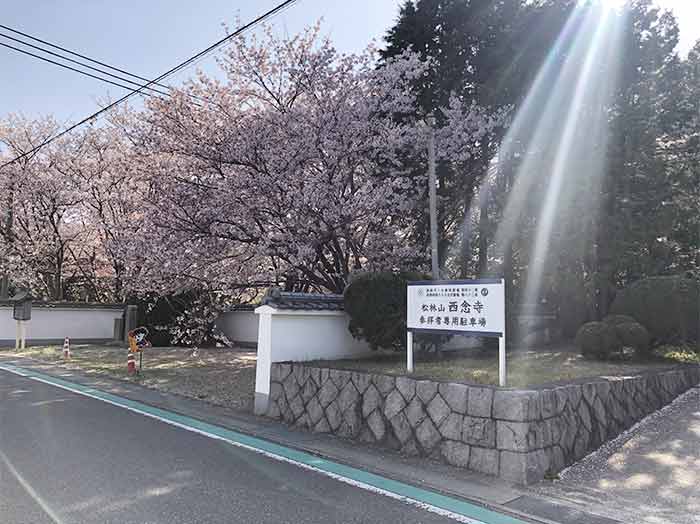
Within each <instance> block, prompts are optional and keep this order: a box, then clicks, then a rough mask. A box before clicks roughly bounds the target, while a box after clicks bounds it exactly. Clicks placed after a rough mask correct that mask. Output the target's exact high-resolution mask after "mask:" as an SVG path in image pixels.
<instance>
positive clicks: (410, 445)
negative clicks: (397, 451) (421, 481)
mask: <svg viewBox="0 0 700 524" xmlns="http://www.w3.org/2000/svg"><path fill="white" fill-rule="evenodd" d="M401 453H403V454H404V455H408V456H409V457H417V456H419V455H420V449H419V448H418V444H417V443H416V440H415V439H414V438H410V439H409V440H408V441H407V442H405V443H404V444H403V445H402V446H401Z"/></svg>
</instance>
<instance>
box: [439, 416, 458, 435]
mask: <svg viewBox="0 0 700 524" xmlns="http://www.w3.org/2000/svg"><path fill="white" fill-rule="evenodd" d="M463 422H464V416H463V415H460V414H458V413H450V414H449V415H448V417H447V418H446V419H445V420H444V421H443V422H442V424H441V425H440V434H441V435H442V436H443V438H446V439H448V440H462V424H463Z"/></svg>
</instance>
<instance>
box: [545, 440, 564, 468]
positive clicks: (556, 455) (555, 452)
mask: <svg viewBox="0 0 700 524" xmlns="http://www.w3.org/2000/svg"><path fill="white" fill-rule="evenodd" d="M545 453H547V457H548V459H549V471H550V473H559V472H560V471H561V470H563V469H564V468H565V467H566V466H567V462H566V457H565V456H564V451H563V450H562V449H561V448H560V447H559V446H552V447H551V448H547V449H545Z"/></svg>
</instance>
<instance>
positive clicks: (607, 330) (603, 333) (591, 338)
mask: <svg viewBox="0 0 700 524" xmlns="http://www.w3.org/2000/svg"><path fill="white" fill-rule="evenodd" d="M576 346H577V347H578V348H579V351H581V354H583V355H584V356H586V357H593V358H600V359H607V358H609V357H610V355H612V354H613V353H617V352H618V351H620V349H622V344H621V343H620V340H619V339H618V338H617V334H616V333H615V328H614V327H612V326H610V325H609V324H606V323H605V322H588V323H586V324H584V325H583V326H581V327H580V328H579V330H578V333H576Z"/></svg>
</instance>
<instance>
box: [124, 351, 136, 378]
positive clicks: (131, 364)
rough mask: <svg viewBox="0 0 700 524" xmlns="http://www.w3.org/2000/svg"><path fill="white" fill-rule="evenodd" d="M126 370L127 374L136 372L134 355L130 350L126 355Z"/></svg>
mask: <svg viewBox="0 0 700 524" xmlns="http://www.w3.org/2000/svg"><path fill="white" fill-rule="evenodd" d="M126 370H127V372H128V373H129V375H133V374H134V373H136V357H135V355H134V353H132V352H131V351H129V354H128V356H127V357H126Z"/></svg>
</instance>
